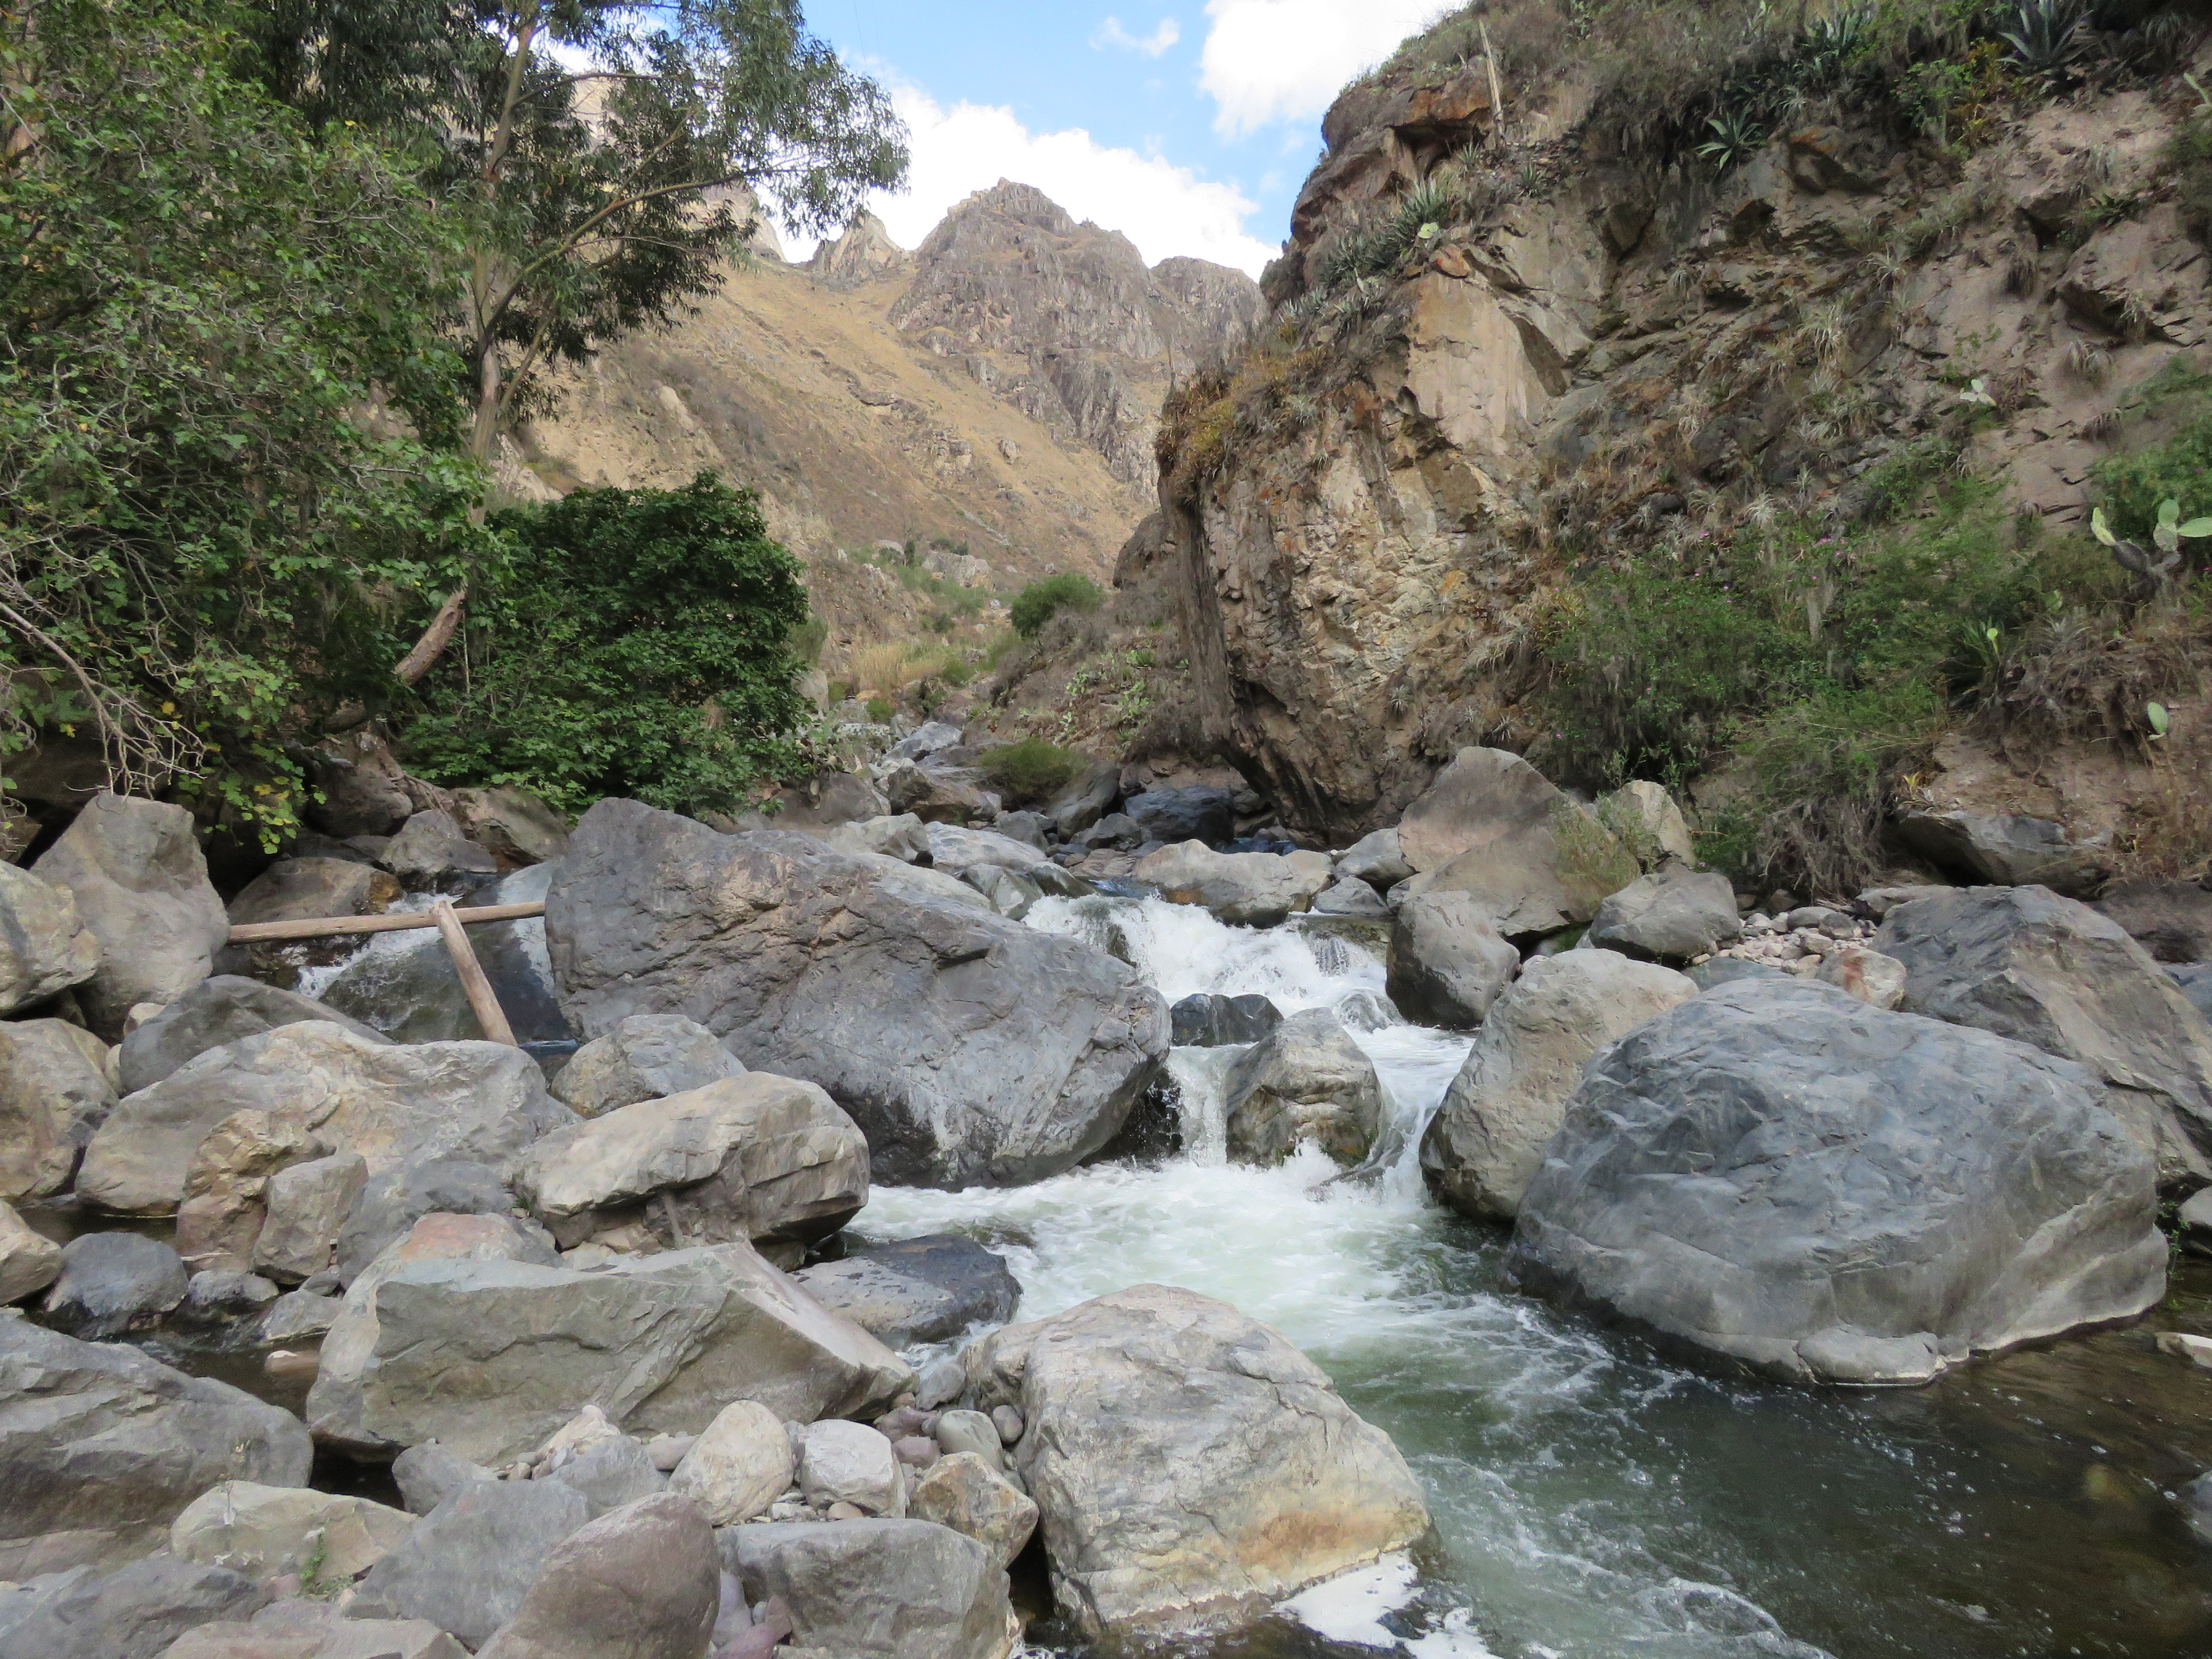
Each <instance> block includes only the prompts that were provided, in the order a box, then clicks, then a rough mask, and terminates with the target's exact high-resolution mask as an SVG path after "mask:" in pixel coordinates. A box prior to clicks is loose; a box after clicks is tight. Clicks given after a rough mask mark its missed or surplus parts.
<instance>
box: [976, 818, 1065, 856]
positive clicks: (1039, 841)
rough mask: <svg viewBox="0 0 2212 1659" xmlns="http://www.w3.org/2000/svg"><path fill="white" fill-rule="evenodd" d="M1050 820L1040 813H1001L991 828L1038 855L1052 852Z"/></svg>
mask: <svg viewBox="0 0 2212 1659" xmlns="http://www.w3.org/2000/svg"><path fill="white" fill-rule="evenodd" d="M1052 827H1053V824H1052V820H1051V819H1050V818H1048V817H1046V816H1045V815H1044V814H1043V813H1042V812H1001V813H1000V814H999V818H998V822H997V823H994V824H993V825H992V826H991V828H992V829H994V830H996V831H997V832H998V833H999V834H1000V835H1002V836H1006V837H1007V838H1008V839H1009V840H1012V841H1018V842H1021V844H1022V845H1023V846H1024V847H1028V848H1034V849H1035V850H1036V851H1037V852H1040V853H1048V852H1050V851H1051V850H1052V834H1051V831H1052Z"/></svg>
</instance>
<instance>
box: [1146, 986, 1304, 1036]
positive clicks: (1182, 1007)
mask: <svg viewBox="0 0 2212 1659" xmlns="http://www.w3.org/2000/svg"><path fill="white" fill-rule="evenodd" d="M1168 1018H1169V1021H1170V1041H1171V1042H1173V1043H1174V1044H1175V1046H1176V1048H1226V1047H1229V1046H1231V1045H1232V1044H1236V1043H1241V1042H1258V1041H1259V1040H1260V1039H1261V1037H1263V1036H1267V1033H1268V1032H1270V1031H1272V1030H1274V1029H1275V1027H1277V1026H1278V1025H1280V1024H1282V1023H1283V1016H1282V1012H1281V1011H1280V1010H1279V1009H1278V1008H1277V1007H1276V1006H1275V1005H1274V1004H1273V1003H1272V1002H1270V1001H1269V1000H1267V998H1266V997H1263V996H1256V995H1255V996H1241V997H1225V996H1217V995H1215V994H1213V993H1212V992H1210V991H1200V992H1198V993H1197V994H1194V995H1192V996H1187V997H1185V998H1184V999H1183V1000H1182V1001H1181V1002H1178V1003H1176V1006H1174V1007H1172V1008H1170V1010H1168Z"/></svg>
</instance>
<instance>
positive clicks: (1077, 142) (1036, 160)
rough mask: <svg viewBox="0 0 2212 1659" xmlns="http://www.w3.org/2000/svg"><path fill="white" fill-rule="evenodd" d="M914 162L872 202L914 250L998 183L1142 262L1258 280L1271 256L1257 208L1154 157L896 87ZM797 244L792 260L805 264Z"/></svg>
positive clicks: (1239, 194) (1233, 191) (1233, 190)
mask: <svg viewBox="0 0 2212 1659" xmlns="http://www.w3.org/2000/svg"><path fill="white" fill-rule="evenodd" d="M891 100H892V103H893V104H894V105H895V106H896V108H897V110H898V112H899V114H900V116H901V117H902V118H903V119H904V120H905V122H906V124H907V126H908V131H909V135H910V143H909V149H910V152H911V155H912V163H911V166H910V167H909V168H908V182H907V188H906V190H905V191H904V192H902V194H900V195H897V196H888V197H878V198H877V199H876V200H875V201H874V202H873V203H872V204H871V205H872V207H873V208H874V209H875V212H876V216H877V217H878V218H879V219H881V220H882V221H883V222H884V228H885V229H886V230H888V231H889V232H890V234H891V240H894V241H896V242H897V243H898V244H899V245H900V246H902V247H909V248H910V247H915V246H918V245H919V244H920V243H921V240H922V239H923V238H925V237H926V236H927V235H928V234H929V233H930V232H931V231H932V230H933V229H935V228H936V227H937V223H938V221H939V220H940V219H942V218H944V216H945V212H946V210H948V209H950V208H951V206H952V205H953V204H955V203H957V202H958V201H959V200H960V199H961V198H962V197H966V196H969V195H972V194H973V193H974V192H975V191H979V190H987V189H989V188H990V187H991V186H992V185H994V184H996V183H998V182H999V180H1000V179H1013V180H1014V181H1015V182H1016V183H1018V184H1024V185H1036V187H1037V188H1038V189H1039V190H1041V191H1043V192H1044V193H1045V194H1046V195H1048V196H1049V197H1052V199H1053V200H1054V201H1055V202H1057V203H1059V204H1060V206H1062V207H1064V208H1066V210H1068V211H1069V212H1070V213H1072V214H1073V215H1074V216H1076V217H1077V218H1078V219H1089V220H1091V221H1093V222H1096V223H1097V224H1101V225H1103V226H1104V227H1106V228H1108V229H1109V230H1118V231H1120V232H1121V234H1123V235H1125V236H1127V238H1128V239H1129V240H1131V241H1133V242H1134V243H1135V244H1136V245H1137V249H1138V252H1140V253H1142V254H1143V255H1144V256H1145V260H1146V264H1158V263H1159V262H1160V261H1161V260H1163V259H1166V258H1174V257H1176V256H1177V255H1183V256H1188V257H1189V258H1198V259H1211V260H1213V261H1214V262H1215V263H1216V264H1225V265H1234V266H1236V267H1237V268H1238V269H1239V270H1244V271H1248V272H1249V273H1250V274H1251V275H1253V276H1258V275H1259V274H1260V268H1261V266H1262V265H1264V264H1266V263H1267V261H1268V260H1269V259H1271V258H1273V257H1274V254H1275V249H1274V248H1273V247H1271V246H1268V245H1267V243H1265V242H1263V241H1261V240H1259V238H1257V237H1255V236H1254V235H1252V234H1250V233H1249V231H1248V230H1246V228H1245V222H1246V221H1247V220H1248V219H1249V218H1250V217H1251V216H1252V215H1253V214H1254V213H1255V212H1257V211H1258V210H1259V206H1258V204H1256V203H1255V202H1254V201H1252V200H1251V198H1250V197H1247V196H1246V195H1245V194H1244V192H1243V191H1241V190H1239V189H1237V186H1236V185H1225V184H1216V183H1213V182H1212V181H1211V180H1208V179H1202V178H1200V176H1199V175H1198V174H1197V173H1195V172H1194V171H1193V170H1192V169H1191V168H1189V167H1178V166H1176V164H1175V163H1174V162H1172V161H1169V160H1168V159H1167V158H1166V157H1164V156H1161V155H1141V154H1139V152H1137V151H1136V150H1133V149H1113V148H1109V146H1107V145H1104V144H1102V143H1099V142H1098V141H1097V139H1095V138H1093V137H1091V135H1090V134H1089V133H1088V132H1085V131H1083V130H1082V129H1081V128H1080V127H1072V128H1069V129H1067V130H1066V131H1060V132H1031V131H1030V130H1029V129H1028V128H1027V127H1025V126H1024V125H1022V123H1021V121H1020V120H1019V119H1018V118H1017V117H1016V116H1015V114H1014V112H1013V111H1012V110H1011V109H1007V108H1004V107H1000V106H990V105H983V104H969V103H959V104H955V105H953V106H951V107H950V108H947V107H945V106H942V105H940V104H939V103H938V102H937V101H936V100H934V99H933V98H931V97H930V96H929V95H928V94H927V93H924V92H921V91H918V90H916V89H915V88H912V87H894V88H893V90H892V94H891ZM810 251H811V249H810V248H809V246H807V245H805V244H804V243H800V244H799V246H795V247H794V248H793V252H792V253H791V256H790V257H791V258H793V259H804V258H806V257H807V254H808V252H810Z"/></svg>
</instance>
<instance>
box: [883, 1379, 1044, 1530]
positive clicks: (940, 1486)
mask: <svg viewBox="0 0 2212 1659" xmlns="http://www.w3.org/2000/svg"><path fill="white" fill-rule="evenodd" d="M1008 1409H1010V1408H1009V1407H1003V1406H1002V1407H1000V1410H1001V1411H1005V1410H1008ZM948 1414H949V1413H948ZM907 1513H908V1515H909V1516H913V1517H914V1518H915V1520H917V1521H934V1522H936V1523H937V1524H938V1525H939V1526H940V1527H950V1528H952V1530H953V1531H955V1532H957V1533H959V1534H962V1535H963V1536H964V1537H969V1538H972V1539H974V1540H975V1541H976V1542H977V1543H979V1544H981V1545H982V1546H983V1547H984V1548H986V1549H987V1550H988V1551H990V1552H991V1559H992V1561H993V1562H994V1564H995V1565H998V1566H1000V1567H1005V1566H1006V1565H1009V1564H1011V1563H1012V1560H1013V1559H1014V1558H1015V1557H1016V1556H1018V1555H1019V1554H1020V1553H1022V1550H1023V1547H1024V1546H1025V1545H1027V1544H1028V1542H1029V1541H1030V1536H1031V1535H1032V1534H1034V1533H1035V1532H1036V1523H1037V1506H1036V1500H1034V1499H1033V1498H1030V1496H1029V1494H1028V1493H1026V1492H1023V1491H1022V1490H1021V1488H1019V1487H1018V1486H1015V1485H1014V1483H1013V1482H1012V1481H1011V1480H1007V1479H1006V1476H1005V1474H1003V1473H1001V1470H1000V1463H999V1462H998V1460H996V1459H985V1458H983V1457H980V1456H978V1455H976V1454H975V1453H974V1452H953V1453H951V1454H950V1455H946V1456H944V1457H940V1458H939V1459H938V1460H937V1462H934V1463H933V1464H931V1465H930V1466H929V1468H928V1470H927V1473H926V1474H923V1475H922V1477H921V1479H920V1480H917V1481H915V1486H914V1492H913V1494H912V1495H911V1496H910V1497H909V1498H908V1499H907Z"/></svg>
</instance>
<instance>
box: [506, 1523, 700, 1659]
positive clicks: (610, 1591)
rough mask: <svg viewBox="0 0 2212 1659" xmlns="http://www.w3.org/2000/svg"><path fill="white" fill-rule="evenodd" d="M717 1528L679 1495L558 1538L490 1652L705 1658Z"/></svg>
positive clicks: (523, 1657) (585, 1658) (513, 1658)
mask: <svg viewBox="0 0 2212 1659" xmlns="http://www.w3.org/2000/svg"><path fill="white" fill-rule="evenodd" d="M721 1577H722V1561H721V1556H720V1552H719V1551H718V1550H717V1549H716V1548H715V1547H714V1528H711V1527H709V1526H708V1524H707V1522H706V1521H705V1519H704V1518H703V1517H702V1516H701V1515H700V1513H699V1511H698V1510H696V1509H694V1508H693V1507H692V1506H691V1504H690V1503H689V1502H688V1501H687V1500H685V1499H684V1498H678V1497H676V1496H674V1495H672V1494H668V1493H663V1494H660V1495H658V1496H655V1497H651V1498H641V1499H639V1500H638V1501H637V1502H635V1503H634V1504H624V1505H623V1507H621V1508H620V1509H617V1510H611V1511H610V1512H609V1513H607V1514H605V1515H603V1516H600V1517H599V1519H597V1520H595V1521H593V1522H592V1523H591V1524H590V1525H589V1526H587V1527H584V1528H580V1529H578V1530H577V1531H575V1532H573V1533H571V1534H569V1535H568V1537H566V1538H564V1539H563V1540H562V1541H561V1542H560V1543H558V1544H556V1545H555V1546H554V1547H553V1548H552V1550H551V1551H550V1552H549V1553H547V1555H546V1557H545V1564H544V1566H542V1567H540V1568H539V1569H538V1577H536V1579H534V1580H533V1581H532V1583H531V1586H530V1589H529V1591H528V1593H527V1594H526V1595H524V1597H523V1598H522V1605H521V1607H520V1608H519V1609H517V1610H516V1613H515V1615H514V1617H513V1619H512V1620H509V1621H508V1622H507V1624H506V1625H505V1626H503V1627H502V1628H501V1630H500V1632H499V1633H498V1634H497V1635H496V1636H495V1637H493V1638H492V1639H491V1640H490V1641H489V1643H488V1644H485V1645H484V1647H483V1649H482V1650H480V1651H481V1653H482V1656H483V1659H701V1656H702V1655H703V1654H704V1653H705V1651H706V1648H707V1642H708V1638H709V1637H710V1636H711V1635H712V1634H713V1633H714V1618H715V1615H716V1613H719V1612H720V1608H721Z"/></svg>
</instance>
